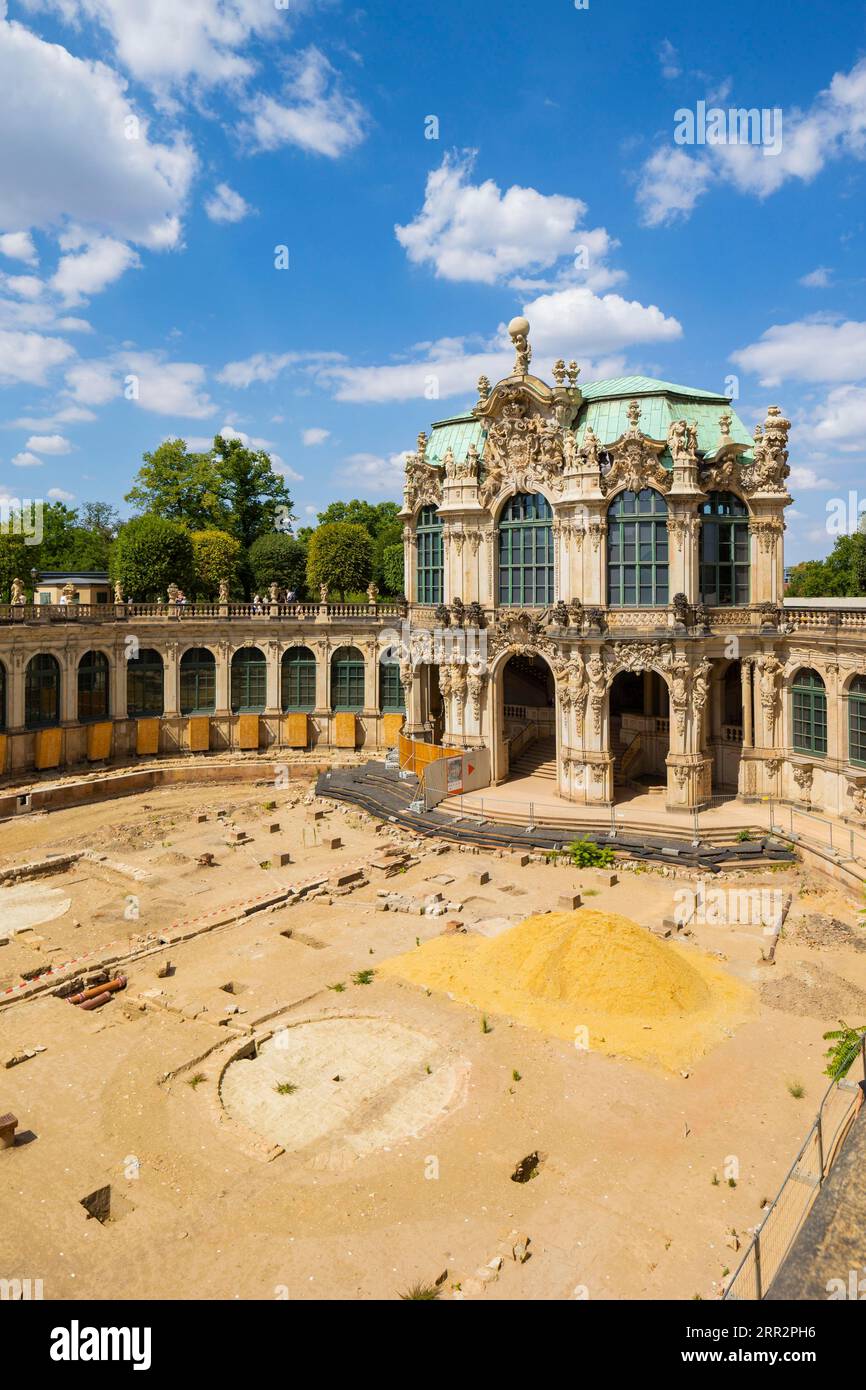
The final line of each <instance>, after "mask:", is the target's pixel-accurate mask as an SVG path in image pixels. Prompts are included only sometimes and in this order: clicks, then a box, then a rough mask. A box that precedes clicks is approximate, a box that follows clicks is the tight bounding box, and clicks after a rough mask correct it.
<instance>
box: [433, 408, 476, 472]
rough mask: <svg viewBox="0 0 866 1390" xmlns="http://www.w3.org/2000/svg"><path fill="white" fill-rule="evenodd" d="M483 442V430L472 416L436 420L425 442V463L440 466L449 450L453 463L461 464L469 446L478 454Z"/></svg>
mask: <svg viewBox="0 0 866 1390" xmlns="http://www.w3.org/2000/svg"><path fill="white" fill-rule="evenodd" d="M483 442H484V428H483V426H482V424H481V422H480V421H479V420H476V419H475V416H474V415H458V416H456V417H455V418H454V419H452V420H438V421H437V422H436V424H434V425H433V426H432V427H431V430H430V438H429V440H428V441H427V454H426V458H427V462H428V463H435V464H441V463H442V462H443V461H444V459H445V455H446V453H447V452H448V450H449V449H450V450H451V452H452V454H453V455H454V461H455V463H463V461H464V460H465V458H466V451H467V450H468V448H469V445H470V444H474V445H475V447H476V449H477V450H478V452H479V453H480V452H481V448H482V445H483Z"/></svg>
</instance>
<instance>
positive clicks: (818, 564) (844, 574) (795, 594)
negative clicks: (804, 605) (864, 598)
mask: <svg viewBox="0 0 866 1390" xmlns="http://www.w3.org/2000/svg"><path fill="white" fill-rule="evenodd" d="M787 593H788V594H789V596H790V597H791V598H859V597H860V596H861V595H862V594H866V535H864V533H863V532H862V531H858V532H857V533H856V534H855V535H853V536H837V538H836V543H835V545H834V546H833V549H832V550H831V552H830V554H829V555H828V556H827V558H826V559H825V560H804V561H803V562H802V564H799V565H795V566H794V567H793V569H792V571H791V575H790V579H789V581H788V588H787Z"/></svg>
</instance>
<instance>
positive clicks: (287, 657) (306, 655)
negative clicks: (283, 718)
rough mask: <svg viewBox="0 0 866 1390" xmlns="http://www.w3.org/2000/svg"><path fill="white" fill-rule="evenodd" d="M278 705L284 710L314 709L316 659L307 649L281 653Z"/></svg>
mask: <svg viewBox="0 0 866 1390" xmlns="http://www.w3.org/2000/svg"><path fill="white" fill-rule="evenodd" d="M280 685H281V692H280V703H281V704H282V707H283V709H284V710H311V709H315V708H316V658H315V657H314V656H313V653H312V652H311V651H310V649H309V647H290V648H289V650H288V651H287V652H283V661H282V667H281V671H280Z"/></svg>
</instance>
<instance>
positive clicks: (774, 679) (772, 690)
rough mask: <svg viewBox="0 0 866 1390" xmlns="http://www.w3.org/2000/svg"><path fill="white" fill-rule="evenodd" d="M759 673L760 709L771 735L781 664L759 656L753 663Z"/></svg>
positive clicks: (777, 710)
mask: <svg viewBox="0 0 866 1390" xmlns="http://www.w3.org/2000/svg"><path fill="white" fill-rule="evenodd" d="M755 665H756V666H757V668H758V672H759V673H760V693H761V707H762V709H763V710H764V713H765V715H766V718H767V722H768V724H769V726H770V733H771V735H772V734H773V732H774V730H775V727H776V718H777V715H778V713H779V703H780V700H779V682H780V680H781V676H782V663H781V661H780V660H779V659H778V657H775V656H759V657H758V658H757V660H756V662H755Z"/></svg>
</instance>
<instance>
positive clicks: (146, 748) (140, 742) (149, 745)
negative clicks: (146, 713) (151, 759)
mask: <svg viewBox="0 0 866 1390" xmlns="http://www.w3.org/2000/svg"><path fill="white" fill-rule="evenodd" d="M159 724H160V721H159V720H158V719H137V720H136V723H135V751H136V753H139V754H141V755H142V756H143V755H144V754H147V753H158V752H159Z"/></svg>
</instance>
